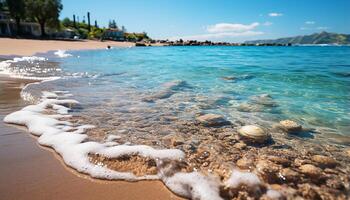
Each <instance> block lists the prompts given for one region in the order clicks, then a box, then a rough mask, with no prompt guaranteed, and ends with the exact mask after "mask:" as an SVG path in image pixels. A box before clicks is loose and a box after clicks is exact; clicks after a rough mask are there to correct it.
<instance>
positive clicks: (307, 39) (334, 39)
mask: <svg viewBox="0 0 350 200" xmlns="http://www.w3.org/2000/svg"><path fill="white" fill-rule="evenodd" d="M245 43H247V44H257V43H260V44H262V43H264V44H288V43H290V44H350V34H338V33H328V32H325V31H324V32H321V33H314V34H312V35H302V36H296V37H287V38H279V39H275V40H254V41H246V42H245Z"/></svg>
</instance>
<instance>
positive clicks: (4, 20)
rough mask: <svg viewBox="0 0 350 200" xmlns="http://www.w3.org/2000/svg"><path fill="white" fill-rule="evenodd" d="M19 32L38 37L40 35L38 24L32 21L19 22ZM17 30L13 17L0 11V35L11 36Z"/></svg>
mask: <svg viewBox="0 0 350 200" xmlns="http://www.w3.org/2000/svg"><path fill="white" fill-rule="evenodd" d="M20 26H21V33H22V34H23V35H28V36H33V37H39V36H40V35H41V30H40V25H39V24H38V23H34V22H22V21H21V23H20ZM16 32H17V26H16V22H15V20H14V19H11V18H10V15H9V13H8V12H6V11H0V36H12V35H14V33H16Z"/></svg>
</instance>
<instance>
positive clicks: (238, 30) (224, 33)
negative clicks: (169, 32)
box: [169, 22, 264, 41]
mask: <svg viewBox="0 0 350 200" xmlns="http://www.w3.org/2000/svg"><path fill="white" fill-rule="evenodd" d="M259 25H260V23H258V22H254V23H251V24H233V23H218V24H214V25H209V26H206V27H205V28H206V33H203V34H197V35H187V36H175V37H171V38H169V39H170V40H179V39H183V40H199V41H204V40H220V39H225V38H237V37H239V38H244V37H249V36H256V35H262V34H264V33H263V32H261V31H256V30H255V29H256V28H257V27H258V26H259Z"/></svg>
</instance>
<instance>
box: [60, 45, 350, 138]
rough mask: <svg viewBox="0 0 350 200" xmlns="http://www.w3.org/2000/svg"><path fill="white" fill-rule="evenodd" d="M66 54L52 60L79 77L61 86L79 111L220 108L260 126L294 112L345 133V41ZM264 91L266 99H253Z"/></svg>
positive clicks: (349, 101) (349, 92)
mask: <svg viewBox="0 0 350 200" xmlns="http://www.w3.org/2000/svg"><path fill="white" fill-rule="evenodd" d="M69 53H71V54H72V55H73V56H72V57H68V58H64V59H59V61H61V62H62V68H63V70H64V71H65V72H67V73H69V74H74V75H75V76H77V77H80V76H81V75H83V76H82V77H83V78H76V79H70V80H68V82H70V84H66V83H65V84H62V89H64V88H65V87H67V86H68V87H69V88H68V90H71V91H72V92H73V94H75V97H76V98H77V99H78V100H80V101H82V102H83V104H84V105H85V106H86V109H85V112H89V111H90V112H96V111H93V109H92V108H96V107H101V106H102V107H103V108H105V109H106V110H105V111H106V112H113V109H115V111H118V108H121V107H123V109H125V107H135V105H137V106H139V107H144V106H149V107H153V108H155V109H156V110H157V111H158V112H159V113H162V112H168V111H169V110H172V112H173V114H175V115H176V116H179V117H183V118H188V119H193V118H194V116H195V114H196V113H198V112H204V113H219V114H222V115H224V116H226V117H227V118H228V119H230V120H231V121H233V122H235V123H238V124H248V123H255V124H260V125H263V126H266V127H271V126H272V125H273V124H274V123H276V122H278V121H279V120H282V119H293V120H296V121H298V122H300V123H301V124H303V125H304V126H305V127H310V128H316V129H317V130H319V131H320V132H323V131H324V132H328V133H338V134H345V135H350V128H349V127H350V126H349V124H350V106H349V105H350V47H145V48H115V49H112V50H90V51H76V52H69ZM175 80H181V81H185V82H182V83H181V84H180V85H177V87H179V88H176V89H175V90H174V91H173V93H171V95H170V96H169V97H166V98H160V99H159V100H158V99H157V100H155V101H152V102H144V101H143V100H144V98H145V97H147V96H148V95H151V96H152V94H157V92H159V91H164V90H166V89H167V88H166V86H164V83H167V82H172V81H175ZM72 83H75V84H72ZM164 88H165V89H164ZM66 89H67V88H66ZM264 94H268V95H269V99H268V101H269V102H270V103H271V102H272V103H271V104H270V103H268V105H265V104H264V103H261V102H259V101H261V99H260V100H259V99H258V100H256V99H257V98H259V95H264ZM270 97H271V98H270ZM121 102H124V104H122V103H121ZM141 102H142V103H141ZM118 103H120V104H118ZM121 104H122V105H121ZM272 104H273V105H272ZM247 105H248V106H247ZM88 108H91V110H89V109H88ZM163 108H166V109H164V111H163ZM170 108H171V109H170ZM102 110H103V109H102ZM165 110H166V111H165ZM119 111H120V110H119ZM143 114H144V113H143ZM140 115H141V113H140ZM144 117H147V114H145V116H144ZM131 120H132V119H131Z"/></svg>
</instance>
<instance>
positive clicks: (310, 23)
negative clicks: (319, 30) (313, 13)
mask: <svg viewBox="0 0 350 200" xmlns="http://www.w3.org/2000/svg"><path fill="white" fill-rule="evenodd" d="M315 23H316V22H314V21H306V22H305V24H309V25H313V24H315Z"/></svg>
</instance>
